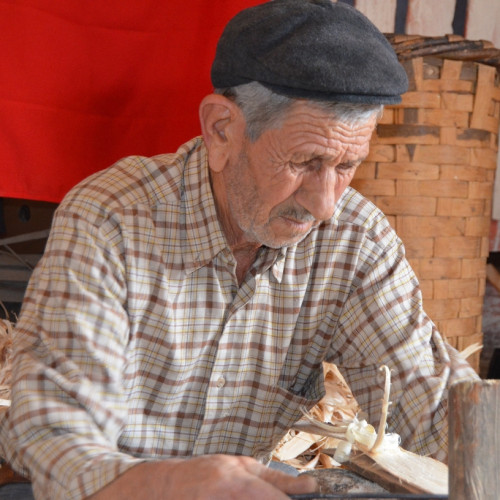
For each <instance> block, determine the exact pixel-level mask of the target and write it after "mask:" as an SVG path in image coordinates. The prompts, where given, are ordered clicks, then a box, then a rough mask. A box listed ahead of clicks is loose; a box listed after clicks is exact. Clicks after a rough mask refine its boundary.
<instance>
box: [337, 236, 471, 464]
mask: <svg viewBox="0 0 500 500" xmlns="http://www.w3.org/2000/svg"><path fill="white" fill-rule="evenodd" d="M370 244H372V245H373V247H372V248H373V253H371V254H369V255H370V259H371V260H369V261H367V262H366V263H365V265H363V266H362V267H360V269H359V272H358V276H357V279H356V281H357V282H358V283H359V284H358V286H357V287H356V288H355V289H354V290H353V292H352V293H351V295H350V297H349V299H348V301H347V303H346V304H345V307H344V312H343V315H342V317H341V319H340V320H339V328H338V332H337V335H338V336H337V337H336V338H340V339H344V340H345V341H342V342H340V343H339V345H335V346H334V347H335V348H336V349H335V350H333V351H332V358H331V359H332V361H333V362H334V363H336V364H337V365H338V366H339V368H340V369H341V371H342V373H343V375H344V376H345V377H346V379H347V381H348V382H349V384H350V386H351V389H352V390H353V392H354V394H355V395H356V397H357V399H358V401H359V403H360V405H361V407H362V408H363V410H365V411H367V412H368V414H369V419H370V422H371V423H374V424H376V423H377V422H378V420H379V419H380V406H381V405H380V402H381V398H382V386H383V384H382V382H383V380H382V379H383V378H382V377H380V374H379V368H380V366H381V365H384V364H385V365H387V366H388V367H389V368H390V370H391V380H392V384H391V402H392V404H391V406H390V414H389V419H388V425H389V428H388V431H389V432H396V433H398V434H399V435H400V436H401V438H402V446H403V447H405V448H407V449H409V450H411V451H415V452H416V453H420V454H425V455H427V454H430V455H432V456H435V457H436V458H439V459H440V460H444V461H445V460H446V457H447V396H448V388H449V386H450V385H451V384H452V383H453V382H455V381H458V380H461V379H464V378H470V377H473V378H474V377H477V375H476V374H475V372H474V370H473V369H472V368H471V367H470V366H469V365H468V363H467V362H466V361H464V360H463V359H462V358H461V356H460V355H459V354H458V353H457V352H456V350H455V349H453V348H452V347H450V346H449V345H448V344H446V342H445V341H444V340H443V338H442V337H441V335H440V334H439V332H438V331H437V329H436V327H435V325H434V324H433V323H432V321H431V320H430V319H429V317H428V316H427V315H426V314H425V312H424V310H423V304H422V296H421V293H420V289H419V286H418V281H417V279H416V277H415V274H414V273H413V271H412V269H411V268H410V266H409V264H408V262H407V261H406V259H405V256H404V249H403V246H402V244H401V242H400V240H399V239H398V238H397V237H396V236H395V234H394V232H392V231H390V232H388V233H386V236H385V237H384V239H383V240H382V241H378V242H377V243H376V244H375V243H374V242H373V241H367V245H370ZM377 248H378V250H377ZM380 249H381V250H380Z"/></svg>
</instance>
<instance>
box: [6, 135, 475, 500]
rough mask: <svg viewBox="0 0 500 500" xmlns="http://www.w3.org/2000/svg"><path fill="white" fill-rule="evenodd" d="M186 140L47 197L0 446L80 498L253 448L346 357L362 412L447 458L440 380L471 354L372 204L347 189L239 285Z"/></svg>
mask: <svg viewBox="0 0 500 500" xmlns="http://www.w3.org/2000/svg"><path fill="white" fill-rule="evenodd" d="M235 269H236V262H235V260H234V257H233V255H232V253H231V251H230V249H229V248H228V246H227V243H226V239H225V237H224V234H223V232H222V230H221V227H220V225H219V222H218V220H217V215H216V209H215V203H214V199H213V196H212V192H211V188H210V182H209V174H208V165H207V155H206V149H205V147H204V144H203V142H202V140H201V139H200V138H197V139H193V140H192V141H190V142H188V143H186V144H185V145H183V146H182V147H181V148H180V149H179V151H178V152H177V153H176V154H173V155H160V156H157V157H154V158H142V157H131V158H126V159H124V160H122V161H120V162H118V163H117V164H116V165H114V166H112V167H111V168H109V169H107V170H105V171H103V172H100V173H97V174H95V175H93V176H92V177H90V178H89V179H87V180H85V181H84V182H83V183H81V184H80V185H79V186H77V187H76V188H75V189H73V190H72V192H71V193H70V194H69V195H68V196H67V197H66V199H65V200H64V201H63V202H62V204H61V205H60V207H59V208H58V210H57V212H56V215H55V218H54V223H53V228H52V231H51V236H50V238H49V241H48V244H47V248H46V252H45V255H44V257H43V259H42V260H41V262H40V264H39V265H38V266H37V268H36V270H35V272H34V273H33V276H32V279H31V281H30V284H29V287H28V291H27V294H26V297H25V301H24V305H23V310H22V314H21V317H20V319H19V321H18V325H17V330H16V335H15V359H14V365H15V366H14V373H13V387H12V407H11V409H10V411H9V413H8V418H7V419H6V420H4V422H3V425H2V428H1V434H0V438H1V442H2V444H3V446H4V448H5V449H4V450H3V451H4V453H5V456H6V457H7V458H8V459H9V461H10V462H11V463H12V464H13V466H14V467H15V468H16V469H18V470H25V471H26V470H27V471H29V474H30V476H31V478H32V480H33V483H34V489H35V492H36V495H37V498H40V499H42V498H44V499H51V500H55V499H62V498H71V499H80V498H82V497H85V496H86V495H90V494H92V493H94V492H95V491H97V490H98V489H100V488H102V487H103V486H105V485H106V484H107V483H109V482H110V481H112V480H113V479H114V478H116V477H117V476H118V475H119V474H121V473H123V472H124V471H125V470H127V469H128V468H129V467H131V466H132V465H134V464H136V463H138V462H139V461H141V460H144V459H152V458H155V459H158V458H167V457H187V456H192V455H199V454H205V453H229V454H245V455H252V456H255V457H257V458H259V459H262V460H265V459H266V458H267V457H268V456H269V453H270V451H271V450H272V449H273V448H274V446H275V445H276V444H277V442H278V441H279V439H280V438H281V437H282V436H283V434H284V433H285V432H286V431H287V429H289V428H290V426H292V424H293V423H294V422H295V421H297V420H298V419H299V418H300V417H301V407H307V408H309V407H311V406H313V405H314V404H315V403H316V402H317V401H318V400H319V398H320V397H321V396H322V394H323V388H322V380H323V377H322V372H321V363H322V361H323V360H325V359H326V360H328V361H330V362H333V363H335V364H337V365H338V367H339V368H340V370H341V371H342V372H343V374H344V376H345V377H346V379H347V381H348V382H349V384H350V386H351V389H352V390H353V392H354V394H355V396H356V398H357V399H358V401H359V403H360V405H361V406H362V408H363V409H364V410H365V411H366V412H367V413H368V415H369V417H368V418H369V420H370V421H371V422H372V423H377V422H378V420H379V415H380V399H381V397H382V385H383V384H382V382H383V381H382V380H380V379H379V377H378V376H377V373H378V369H379V367H380V366H381V365H382V364H386V365H388V366H389V367H390V368H391V370H392V401H393V405H392V407H391V408H392V411H391V415H390V419H389V428H390V430H391V431H393V432H397V433H399V434H400V435H401V437H402V443H403V446H404V447H405V448H408V449H412V450H414V451H417V452H420V453H432V454H434V455H438V456H441V458H442V457H443V456H444V455H443V453H445V452H446V447H447V445H446V421H447V415H446V395H447V386H448V385H449V384H450V383H451V382H452V381H454V380H458V379H459V378H461V377H467V376H475V375H474V372H473V370H472V369H471V368H470V367H469V366H468V365H467V364H466V363H465V362H463V361H462V360H461V358H460V357H459V356H458V355H457V353H456V351H454V350H453V349H452V348H451V347H449V346H448V345H446V344H445V343H444V342H443V340H442V338H441V336H440V335H439V334H438V332H437V331H436V329H435V327H434V325H433V323H432V322H431V321H430V320H429V318H428V317H427V316H426V315H425V313H424V312H423V310H422V300H421V295H420V291H419V288H418V283H417V280H416V278H415V276H414V274H413V272H412V270H411V269H410V267H409V265H408V263H407V262H406V260H405V257H404V250H403V246H402V244H401V241H400V240H399V239H398V237H397V236H396V235H395V233H394V231H393V230H392V229H391V228H390V226H389V224H388V223H387V221H386V219H385V218H384V216H383V214H382V213H381V212H380V211H379V210H378V209H377V208H376V207H375V206H374V205H373V204H371V203H370V202H368V201H367V200H366V199H364V198H363V197H362V196H361V195H360V194H359V193H357V192H356V191H354V190H353V189H351V188H348V189H347V190H346V192H345V193H344V195H343V197H342V198H341V200H340V201H339V203H338V205H337V208H336V212H335V214H334V216H333V217H332V219H331V220H330V221H328V222H326V223H323V224H322V225H320V226H319V227H318V228H316V229H314V230H313V231H312V232H311V233H310V234H309V235H308V236H307V238H306V239H305V240H303V241H302V242H300V243H298V244H296V245H294V246H291V247H289V248H284V249H280V250H274V249H270V248H266V247H263V248H261V250H260V252H259V254H258V256H257V258H256V260H255V262H254V264H253V266H252V267H251V268H250V270H249V272H248V273H247V276H246V277H245V279H244V281H243V283H242V284H241V285H240V286H238V282H237V279H236V275H235Z"/></svg>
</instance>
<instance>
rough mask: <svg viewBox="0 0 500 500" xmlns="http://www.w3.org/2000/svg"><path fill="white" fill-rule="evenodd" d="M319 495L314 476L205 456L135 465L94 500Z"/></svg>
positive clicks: (245, 459) (262, 498) (274, 499)
mask: <svg viewBox="0 0 500 500" xmlns="http://www.w3.org/2000/svg"><path fill="white" fill-rule="evenodd" d="M315 490H316V482H315V480H314V479H313V478H312V477H310V476H299V477H292V476H289V475H287V474H285V473H283V472H281V471H278V470H273V469H269V468H268V467H266V466H264V465H262V464H260V463H259V462H257V461H256V460H254V459H253V458H250V457H234V456H228V455H204V456H201V457H196V458H192V459H189V460H165V461H162V462H146V463H143V464H140V465H137V466H135V467H133V468H132V469H129V470H128V471H127V472H126V473H125V474H123V475H122V476H120V477H119V478H118V479H116V480H115V481H113V482H112V483H111V484H109V485H108V486H106V487H105V488H103V489H102V490H101V491H100V492H98V493H96V494H95V495H93V496H92V497H91V499H90V500H123V499H124V498H133V499H135V500H140V499H144V500H155V499H163V498H164V499H170V498H189V499H190V500H197V499H200V500H201V499H214V500H215V499H217V500H222V499H227V500H232V499H234V500H246V499H248V500H255V498H258V499H259V500H267V499H269V500H285V499H287V498H288V496H287V495H289V494H301V493H310V492H313V491H315Z"/></svg>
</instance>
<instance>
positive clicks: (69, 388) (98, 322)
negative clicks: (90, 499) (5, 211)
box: [9, 210, 140, 500]
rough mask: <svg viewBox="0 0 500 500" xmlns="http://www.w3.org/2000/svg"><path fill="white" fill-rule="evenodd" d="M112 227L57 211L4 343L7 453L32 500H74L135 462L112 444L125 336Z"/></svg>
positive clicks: (123, 407) (120, 401)
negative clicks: (7, 351) (8, 349)
mask: <svg viewBox="0 0 500 500" xmlns="http://www.w3.org/2000/svg"><path fill="white" fill-rule="evenodd" d="M118 226H119V225H118V224H117V223H113V222H112V221H109V220H108V221H106V220H103V221H102V223H101V224H99V225H97V224H91V223H89V222H88V220H86V218H85V217H82V216H80V215H79V214H75V213H65V212H64V211H62V210H58V212H57V213H56V216H55V219H54V223H53V230H52V232H51V236H50V238H49V241H48V243H47V248H46V252H45V254H44V257H43V258H42V260H41V261H40V263H39V265H38V266H37V268H36V269H35V271H34V273H33V276H32V279H31V281H30V283H29V286H28V289H27V293H26V296H25V300H24V303H23V308H22V311H21V317H20V319H19V321H18V324H17V328H16V331H15V335H14V372H13V384H12V406H11V409H10V416H9V420H10V428H9V447H10V448H11V449H12V450H13V451H12V455H13V456H14V457H16V460H19V463H22V465H23V467H25V468H27V469H28V471H29V473H30V476H31V480H32V482H33V488H34V492H35V496H36V498H44V499H51V500H56V499H63V498H64V499H80V498H84V497H86V496H89V495H91V494H93V493H95V492H96V491H98V490H99V489H101V488H102V487H103V486H105V485H106V484H108V483H109V482H111V481H112V480H113V479H115V478H116V477H117V476H119V475H120V474H122V473H123V472H125V471H126V470H127V469H128V468H129V467H131V466H133V465H135V464H137V463H138V462H139V461H140V460H138V459H136V458H133V457H131V456H129V455H127V454H124V453H121V452H120V451H118V446H117V441H118V438H119V435H120V432H121V429H122V428H123V426H124V422H125V420H126V417H127V404H126V399H125V396H124V391H123V387H122V384H123V375H124V369H125V356H126V348H127V339H128V334H129V326H128V320H127V314H126V310H125V306H124V304H125V303H126V294H127V287H126V284H125V268H124V259H123V252H124V249H123V248H122V247H121V238H120V231H119V227H118ZM19 463H18V465H19ZM14 465H16V464H15V463H14Z"/></svg>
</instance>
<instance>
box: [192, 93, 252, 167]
mask: <svg viewBox="0 0 500 500" xmlns="http://www.w3.org/2000/svg"><path fill="white" fill-rule="evenodd" d="M199 113H200V124H201V132H202V134H203V140H204V141H205V145H206V147H207V151H208V163H209V166H210V168H211V169H212V170H213V171H215V172H220V171H222V170H223V168H224V167H225V165H226V163H227V160H228V158H229V156H230V153H231V151H232V148H233V147H234V145H235V144H236V141H238V142H239V140H240V139H239V137H238V134H239V133H241V126H242V124H241V123H240V122H241V121H243V126H244V120H243V116H242V114H241V111H240V110H239V108H238V106H237V105H236V104H235V103H234V102H233V101H231V100H229V99H228V98H227V97H224V96H222V95H219V94H210V95H207V96H206V97H205V98H204V99H203V100H202V101H201V103H200V110H199ZM243 130H244V129H243Z"/></svg>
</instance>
